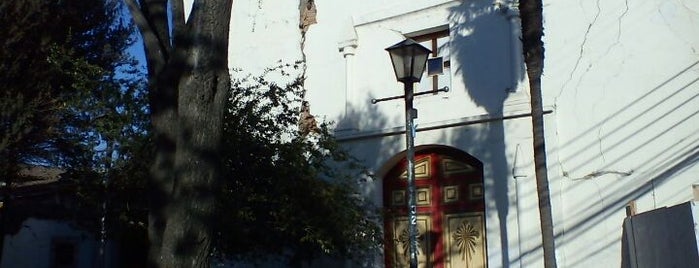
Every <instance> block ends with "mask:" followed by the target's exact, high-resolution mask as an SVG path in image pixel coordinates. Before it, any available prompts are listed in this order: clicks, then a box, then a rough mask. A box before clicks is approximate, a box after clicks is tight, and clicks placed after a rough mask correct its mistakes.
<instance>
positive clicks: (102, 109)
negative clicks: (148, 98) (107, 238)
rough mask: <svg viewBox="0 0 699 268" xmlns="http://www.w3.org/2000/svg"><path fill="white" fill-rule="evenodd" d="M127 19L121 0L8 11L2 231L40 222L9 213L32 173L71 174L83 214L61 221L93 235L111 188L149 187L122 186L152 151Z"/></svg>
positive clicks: (9, 6)
mask: <svg viewBox="0 0 699 268" xmlns="http://www.w3.org/2000/svg"><path fill="white" fill-rule="evenodd" d="M122 10H123V7H122V6H121V2H120V1H116V0H100V1H78V0H65V1H48V0H27V1H2V2H0V14H1V15H2V16H0V23H2V25H3V27H0V40H3V42H1V43H0V70H2V72H0V85H1V86H2V90H1V91H0V179H2V180H3V182H6V183H7V187H6V188H5V189H4V190H5V191H4V192H5V196H4V200H3V201H4V202H5V207H4V208H3V211H2V212H3V215H2V219H3V222H6V221H7V220H8V218H13V219H10V220H12V222H15V223H21V222H22V220H23V219H22V218H21V217H20V216H22V215H23V216H22V217H25V216H27V215H32V213H34V212H32V211H29V210H28V209H27V208H26V207H25V208H23V209H22V211H21V212H22V213H14V214H13V213H10V212H11V211H12V206H11V205H12V203H11V201H12V200H10V198H9V197H10V196H11V193H10V192H11V190H12V189H11V186H16V185H17V183H21V181H19V180H20V179H21V177H18V176H16V175H17V173H18V171H19V169H20V168H21V167H22V166H24V165H45V166H48V167H50V168H53V169H61V170H64V171H66V172H65V173H64V175H63V179H64V180H66V181H70V182H72V183H73V184H71V185H74V186H76V187H77V191H74V192H75V193H77V194H78V197H79V199H78V200H79V201H83V202H79V204H80V206H79V207H81V208H82V209H80V210H79V211H74V212H72V213H64V214H65V215H58V216H59V217H61V219H69V220H77V221H78V222H79V223H80V224H83V225H86V226H87V227H89V230H91V231H94V233H95V234H97V233H98V232H97V228H98V227H97V226H96V225H97V222H98V219H99V216H98V215H99V214H101V213H102V211H101V208H100V206H99V204H100V203H101V202H100V201H101V200H103V198H102V197H103V194H104V191H103V189H104V187H103V186H104V182H105V181H107V180H109V181H118V182H121V183H122V184H121V185H123V186H124V187H126V186H127V185H129V186H128V187H131V186H130V185H137V184H136V183H131V182H128V183H124V181H125V180H127V179H128V180H136V179H137V178H141V179H143V178H144V177H143V176H141V177H129V178H117V177H119V176H124V175H118V174H126V173H122V171H123V170H127V169H131V170H134V172H131V173H128V174H138V171H136V170H138V169H139V168H142V167H138V164H140V162H136V161H134V160H136V159H137V158H139V157H141V156H143V155H144V150H147V148H149V147H147V146H146V147H143V146H142V145H144V144H146V143H145V141H146V140H147V139H148V136H147V126H148V125H147V120H146V119H147V118H146V114H147V112H148V110H147V106H146V103H145V102H144V101H145V95H144V93H145V92H144V89H145V88H144V83H143V82H144V81H143V80H142V77H143V74H142V71H141V70H139V69H138V66H137V65H136V62H135V60H134V59H133V58H132V56H131V55H130V54H128V53H127V48H128V47H129V46H131V45H132V44H133V43H134V41H135V39H134V36H133V30H134V28H133V26H132V25H131V23H130V22H129V21H128V20H123V19H122V16H123V12H122ZM139 160H141V159H139ZM108 170H110V171H112V172H108ZM110 177H112V178H110ZM131 199H133V198H131ZM39 208H41V207H39ZM43 209H46V208H43ZM71 209H72V208H71ZM17 212H20V211H19V210H17ZM20 214H21V215H20ZM41 214H46V213H41ZM49 214H51V215H54V216H55V214H56V213H49ZM33 216H36V215H33ZM6 227H9V226H3V231H8V230H12V228H6ZM0 244H2V243H0Z"/></svg>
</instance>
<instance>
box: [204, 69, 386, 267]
mask: <svg viewBox="0 0 699 268" xmlns="http://www.w3.org/2000/svg"><path fill="white" fill-rule="evenodd" d="M297 64H298V63H297ZM294 66H295V65H292V64H284V65H279V66H276V67H274V68H269V69H267V70H266V71H265V73H264V74H263V75H261V76H259V77H247V78H246V79H242V80H238V81H234V87H233V89H232V94H231V102H230V103H229V107H228V108H227V113H226V119H225V125H224V133H225V134H224V144H225V148H224V150H223V152H224V157H223V162H224V163H223V165H224V172H225V176H224V178H225V181H224V187H223V189H222V191H221V193H220V194H221V199H220V200H221V202H220V203H219V208H218V210H219V213H220V215H221V216H220V218H219V219H220V221H219V224H220V225H219V226H218V229H219V230H220V231H219V237H217V238H218V243H217V244H216V247H217V249H218V251H219V252H218V253H219V255H222V256H228V257H231V256H233V257H236V258H246V257H248V258H253V259H254V258H256V257H264V256H267V254H282V255H283V254H289V252H294V253H293V254H292V256H287V257H289V260H291V261H295V260H299V261H300V260H307V259H310V258H313V257H314V256H319V255H328V256H336V257H352V256H355V257H356V256H358V255H359V254H361V253H362V252H366V251H367V250H369V249H372V248H375V247H377V246H378V245H379V241H380V240H381V234H380V231H379V230H380V229H379V228H378V226H377V224H376V221H372V218H370V217H376V216H377V214H374V213H372V211H375V210H374V209H373V208H371V207H370V206H369V204H368V203H366V202H364V200H362V199H360V198H359V197H358V195H357V178H358V176H359V175H360V173H361V172H362V169H361V165H359V162H358V161H356V160H355V159H352V158H351V157H349V155H348V154H347V153H346V152H345V151H343V149H342V148H341V147H340V146H339V145H338V144H337V143H336V142H335V141H334V139H333V137H332V134H331V130H330V129H329V126H328V125H324V124H322V125H320V126H317V128H316V130H315V131H314V132H310V133H309V134H306V133H300V132H299V117H300V111H301V106H302V98H301V96H302V94H303V88H302V78H300V77H292V76H291V75H290V74H289V72H287V71H286V69H288V68H294ZM269 77H277V78H279V77H281V78H282V80H284V81H286V83H284V84H280V83H274V82H272V81H269V80H268V78H269ZM373 220H375V218H374V219H373Z"/></svg>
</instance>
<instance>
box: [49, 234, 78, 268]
mask: <svg viewBox="0 0 699 268" xmlns="http://www.w3.org/2000/svg"><path fill="white" fill-rule="evenodd" d="M77 241H78V239H77V238H73V237H58V238H54V239H53V241H51V267H54V268H73V267H77V264H78V263H77V252H78V242H77Z"/></svg>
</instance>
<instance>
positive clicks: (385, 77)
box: [229, 0, 699, 267]
mask: <svg viewBox="0 0 699 268" xmlns="http://www.w3.org/2000/svg"><path fill="white" fill-rule="evenodd" d="M504 2H505V3H504V5H503V6H502V7H500V8H498V7H497V6H494V5H493V3H494V1H491V0H474V1H448V0H438V1H434V0H432V1H428V0H419V1H399V0H383V1H375V0H357V1H332V0H326V1H322V0H318V1H316V7H317V10H318V13H317V21H318V23H317V24H315V25H311V26H310V29H309V31H308V32H307V33H306V36H305V39H302V37H301V33H300V31H299V26H298V24H299V7H298V1H269V0H240V1H234V6H233V18H232V21H231V48H230V53H229V59H230V61H229V65H230V67H231V68H235V69H240V70H241V71H238V72H236V73H235V74H234V76H235V77H241V76H244V75H246V74H248V73H250V74H253V75H257V74H259V73H261V72H262V70H263V69H264V68H266V67H269V66H273V65H276V64H277V62H278V61H279V60H282V62H284V63H293V62H295V61H298V60H302V59H303V58H304V55H305V59H306V64H305V65H303V66H304V67H305V68H299V69H298V70H296V71H295V72H296V73H298V74H300V73H303V72H305V74H306V77H307V79H306V83H305V85H306V89H307V93H306V99H307V100H308V101H309V102H310V104H311V112H312V113H313V114H315V115H316V117H317V118H320V119H325V120H329V121H335V122H337V123H338V125H339V126H340V127H339V129H338V130H341V131H338V137H339V138H340V139H344V140H346V139H348V138H350V139H352V140H346V141H345V142H344V144H345V145H346V146H347V147H348V148H350V149H351V150H352V151H353V152H354V153H355V154H356V155H357V156H358V157H359V158H360V159H363V160H364V162H365V164H366V165H367V166H368V167H369V168H370V169H371V170H373V171H374V172H375V174H376V178H375V179H374V180H371V181H369V182H367V184H366V186H365V188H364V192H365V194H366V195H367V196H370V197H372V198H373V199H374V200H375V201H376V202H377V204H379V205H381V204H380V202H381V196H380V195H381V175H382V174H383V172H385V171H386V169H387V168H389V167H390V163H391V161H392V159H394V156H396V155H397V154H399V153H400V152H401V151H403V150H404V148H405V145H404V140H403V137H402V135H390V136H383V137H382V136H379V137H369V136H367V135H369V134H380V133H387V132H390V131H392V130H400V128H401V127H402V124H403V109H404V108H403V103H402V102H401V101H391V102H383V103H380V104H376V105H372V104H371V103H370V99H372V98H380V97H388V96H393V95H400V94H402V85H401V84H399V83H397V82H396V81H395V78H394V76H393V72H392V68H391V65H390V61H389V58H388V55H387V53H386V52H385V51H384V49H385V48H386V47H388V46H390V45H393V44H394V43H396V42H398V41H401V40H402V38H403V37H402V35H403V34H407V33H411V32H415V31H418V30H422V29H427V28H432V27H436V26H440V25H449V27H450V30H451V36H450V38H451V43H450V47H451V50H452V55H451V61H452V67H451V68H450V69H449V75H450V76H451V81H452V82H451V85H450V88H451V91H450V92H448V93H441V94H439V95H435V96H432V95H430V96H424V97H420V98H417V99H416V102H415V106H416V108H417V109H418V110H419V118H418V119H417V120H416V123H417V124H418V127H435V126H440V125H446V124H458V123H464V122H471V121H474V120H484V119H493V118H498V117H501V116H503V115H504V116H511V115H521V114H526V113H528V111H529V104H528V86H527V83H526V78H524V73H523V64H522V62H521V56H520V55H521V51H520V50H519V49H520V47H519V39H518V38H519V36H518V28H519V24H518V19H517V16H516V14H517V12H513V9H508V8H506V7H507V6H508V3H507V1H504ZM544 12H545V14H544V19H545V40H544V41H545V46H546V62H545V63H546V65H545V73H544V77H543V94H544V103H545V107H546V109H547V110H549V111H551V112H552V113H550V114H548V115H546V116H545V119H546V126H545V127H546V133H547V137H546V138H547V149H548V156H547V157H548V166H549V179H550V181H551V185H550V188H551V191H552V202H553V206H554V214H555V215H554V217H555V218H554V225H555V227H556V234H557V240H556V242H557V257H558V262H559V266H560V267H589V266H598V265H600V264H604V266H616V265H618V264H619V263H620V251H621V249H620V243H619V239H620V237H621V224H622V220H623V218H624V216H625V214H624V206H625V204H626V203H627V202H629V201H631V200H636V201H637V202H638V208H639V210H640V211H646V210H650V209H654V208H658V207H661V206H667V205H672V204H677V203H681V202H684V201H687V200H689V199H691V190H690V186H691V185H692V183H697V182H699V165H697V157H698V154H699V153H698V151H699V149H698V148H699V147H698V146H699V136H698V135H699V134H697V133H698V131H697V126H698V125H699V119H698V118H697V111H699V109H698V108H697V107H699V101H698V100H697V95H698V94H699V83H697V82H696V80H697V78H698V77H699V52H697V49H699V24H698V22H699V2H697V1H692V0H649V1H635V2H634V1H625V0H609V1H572V0H561V1H550V2H545V6H544ZM348 40H350V41H351V42H348ZM302 42H303V50H302V49H301V47H302ZM347 44H356V48H354V47H352V49H350V50H346V51H345V52H346V53H344V54H343V53H341V52H340V51H339V50H340V48H342V47H346V45H347ZM347 51H350V52H351V53H350V52H347ZM348 66H349V68H350V69H347V68H348ZM279 79H283V78H279ZM429 144H441V145H447V146H452V147H455V148H458V149H461V150H463V151H466V152H468V153H469V154H471V155H473V156H475V157H477V158H479V159H480V160H481V161H483V162H484V167H485V184H486V203H487V204H486V206H487V208H486V217H487V232H488V238H487V239H488V255H489V265H490V266H491V267H537V266H541V265H542V262H541V256H542V252H541V250H540V248H541V247H540V245H541V242H540V241H541V238H540V234H539V233H540V230H539V224H538V222H539V216H538V209H537V198H536V187H535V182H534V175H533V174H534V172H533V168H532V159H533V158H532V149H531V123H530V118H529V117H522V118H516V119H507V120H504V121H497V120H496V121H494V122H491V123H479V124H470V125H467V126H459V127H449V128H441V129H436V130H431V131H423V132H418V135H417V137H416V145H429ZM515 175H516V176H515ZM515 177H516V179H515ZM382 263H383V261H382V260H381V259H377V260H376V263H375V264H376V266H381V265H382Z"/></svg>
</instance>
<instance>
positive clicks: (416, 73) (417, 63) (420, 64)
mask: <svg viewBox="0 0 699 268" xmlns="http://www.w3.org/2000/svg"><path fill="white" fill-rule="evenodd" d="M428 55H429V53H419V52H418V53H415V56H414V63H413V64H414V65H413V69H412V70H411V71H412V73H411V76H412V79H414V81H415V82H420V78H422V73H423V72H424V71H425V63H427V56H428Z"/></svg>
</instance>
